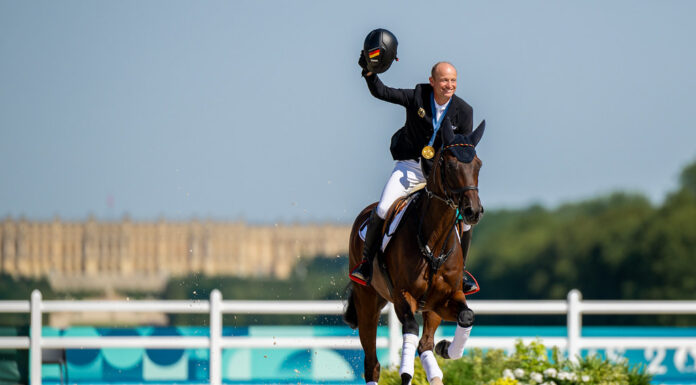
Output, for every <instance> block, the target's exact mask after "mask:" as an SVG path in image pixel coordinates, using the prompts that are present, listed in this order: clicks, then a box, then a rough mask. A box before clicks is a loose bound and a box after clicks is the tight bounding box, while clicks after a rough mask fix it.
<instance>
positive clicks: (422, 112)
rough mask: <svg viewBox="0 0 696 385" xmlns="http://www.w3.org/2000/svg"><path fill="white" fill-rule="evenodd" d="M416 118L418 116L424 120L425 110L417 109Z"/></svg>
mask: <svg viewBox="0 0 696 385" xmlns="http://www.w3.org/2000/svg"><path fill="white" fill-rule="evenodd" d="M418 116H420V117H421V118H425V110H424V109H423V107H421V108H419V109H418ZM428 159H430V158H428Z"/></svg>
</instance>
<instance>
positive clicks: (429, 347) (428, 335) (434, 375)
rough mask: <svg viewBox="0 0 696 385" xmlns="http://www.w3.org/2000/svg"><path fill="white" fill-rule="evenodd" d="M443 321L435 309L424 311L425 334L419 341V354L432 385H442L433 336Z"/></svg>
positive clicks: (426, 375)
mask: <svg viewBox="0 0 696 385" xmlns="http://www.w3.org/2000/svg"><path fill="white" fill-rule="evenodd" d="M441 321H442V318H440V316H439V315H437V313H435V312H433V311H426V312H423V336H422V337H421V339H420V342H419V343H418V355H419V356H420V360H421V364H422V365H423V369H424V370H425V377H426V378H427V379H428V382H429V383H430V385H442V377H443V375H442V370H440V366H439V365H438V364H437V360H436V359H435V354H433V346H434V339H433V336H434V335H435V330H437V327H438V326H440V322H441Z"/></svg>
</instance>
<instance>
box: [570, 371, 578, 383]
mask: <svg viewBox="0 0 696 385" xmlns="http://www.w3.org/2000/svg"><path fill="white" fill-rule="evenodd" d="M568 379H569V380H571V381H577V380H578V375H577V374H575V372H570V373H568Z"/></svg>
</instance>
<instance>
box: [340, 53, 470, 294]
mask: <svg viewBox="0 0 696 385" xmlns="http://www.w3.org/2000/svg"><path fill="white" fill-rule="evenodd" d="M358 64H359V65H360V67H361V68H362V69H363V70H362V75H363V77H364V78H365V81H366V82H367V87H368V88H369V89H370V93H372V95H373V96H374V97H376V98H378V99H381V100H384V101H387V102H390V103H395V104H399V105H401V106H404V107H405V108H406V122H405V123H404V126H403V127H402V128H401V129H399V130H398V131H397V132H396V133H395V134H394V135H393V136H392V139H391V147H390V150H391V154H392V157H393V158H394V160H395V161H396V164H395V165H394V170H393V171H392V174H391V177H390V178H389V180H388V181H387V184H386V185H385V186H384V190H383V191H382V196H381V198H380V200H379V204H378V205H377V207H376V208H375V210H373V211H372V213H371V214H370V220H369V223H368V226H367V232H366V234H365V245H364V247H363V261H362V262H361V263H360V264H359V265H358V266H356V267H355V268H354V269H353V271H351V273H350V279H351V280H353V281H354V282H356V283H358V284H361V285H364V286H367V285H369V284H370V280H371V279H372V261H373V259H374V257H375V255H376V254H377V252H378V251H379V246H380V244H381V242H379V241H380V239H379V238H380V235H381V233H382V227H383V225H384V219H385V217H386V215H387V211H388V210H389V208H390V207H391V205H392V203H394V201H395V200H396V199H398V198H400V197H403V196H406V195H408V194H409V193H411V192H413V190H414V188H415V187H416V186H417V185H419V184H421V183H424V182H425V177H424V175H423V169H425V171H426V172H427V171H429V170H430V169H431V168H432V167H431V166H432V160H431V158H432V157H433V155H434V149H435V148H440V146H441V144H442V140H441V134H440V132H441V131H442V130H449V129H453V130H454V133H457V134H463V135H468V134H470V133H471V130H472V126H473V115H474V112H473V108H471V106H470V105H469V104H467V103H466V102H465V101H464V100H462V99H461V98H459V97H458V96H456V95H455V94H454V92H455V91H456V90H457V70H456V69H455V68H454V66H453V65H452V64H450V63H448V62H438V63H436V64H435V65H434V66H433V68H432V70H431V74H430V75H431V76H430V78H429V83H423V84H418V85H416V87H415V88H414V89H396V88H390V87H387V86H385V85H384V84H382V81H381V80H380V79H379V77H377V75H376V74H374V73H372V72H370V71H369V70H368V67H367V62H366V59H365V55H364V54H363V53H361V55H360V59H359V60H358ZM441 126H442V129H440V127H441ZM463 246H464V245H463ZM466 247H467V248H468V242H467V245H466Z"/></svg>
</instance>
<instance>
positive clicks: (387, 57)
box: [362, 28, 399, 74]
mask: <svg viewBox="0 0 696 385" xmlns="http://www.w3.org/2000/svg"><path fill="white" fill-rule="evenodd" d="M398 44H399V42H398V41H397V40H396V36H394V34H392V33H391V32H389V31H387V30H386V29H383V28H377V29H375V30H373V31H371V32H370V33H368V34H367V37H365V42H364V43H363V50H362V54H363V56H364V57H365V61H366V62H367V70H368V71H369V72H372V73H376V74H381V73H382V72H384V71H386V70H388V69H389V67H390V66H391V65H392V63H393V62H394V60H395V59H396V47H397V46H398Z"/></svg>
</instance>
